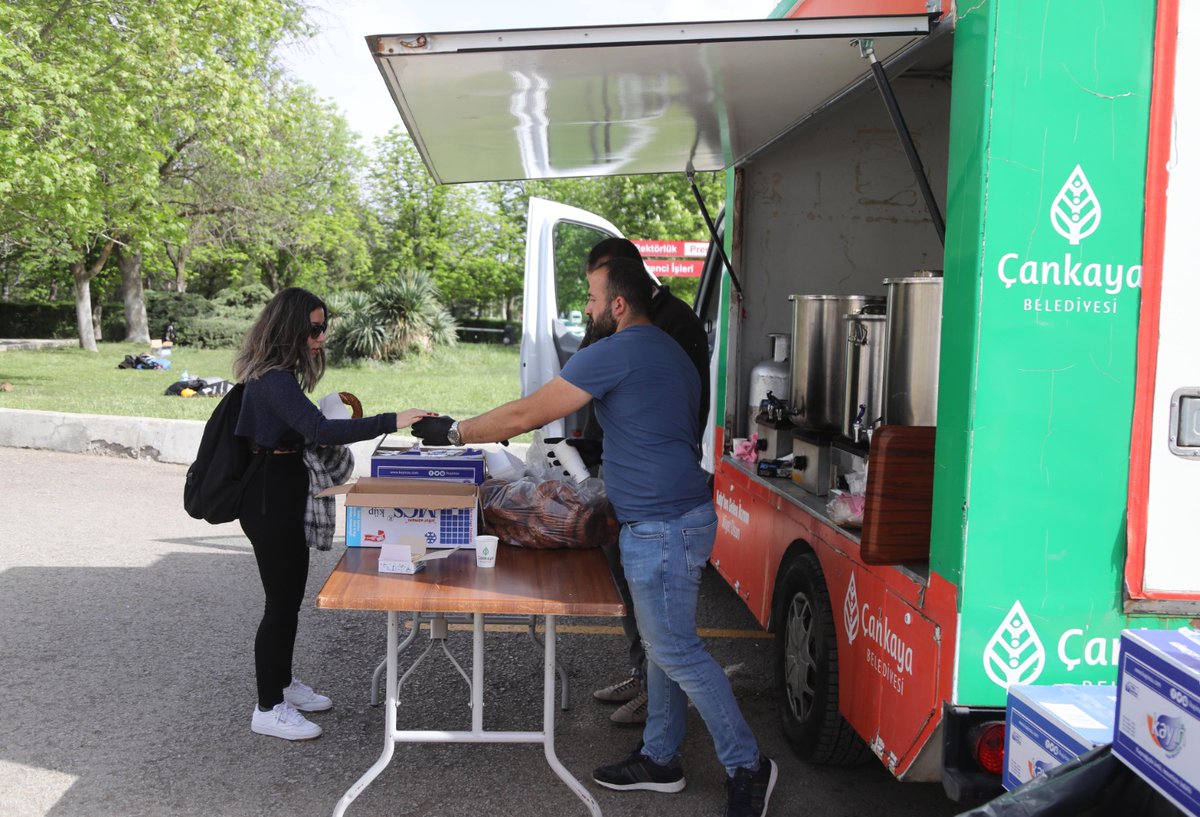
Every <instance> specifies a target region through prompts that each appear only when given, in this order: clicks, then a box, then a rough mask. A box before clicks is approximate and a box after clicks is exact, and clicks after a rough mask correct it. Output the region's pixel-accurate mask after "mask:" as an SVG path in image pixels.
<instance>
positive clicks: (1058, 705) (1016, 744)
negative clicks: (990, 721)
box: [1001, 684, 1117, 791]
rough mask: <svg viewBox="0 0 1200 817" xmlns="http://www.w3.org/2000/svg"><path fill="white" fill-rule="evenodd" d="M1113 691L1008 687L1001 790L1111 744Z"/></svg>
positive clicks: (1071, 686) (1076, 687)
mask: <svg viewBox="0 0 1200 817" xmlns="http://www.w3.org/2000/svg"><path fill="white" fill-rule="evenodd" d="M1116 708H1117V691H1116V687H1111V686H1084V685H1082V684H1055V685H1051V686H1025V685H1015V686H1011V687H1009V688H1008V709H1007V712H1006V715H1005V730H1004V776H1003V778H1002V779H1001V783H1003V785H1004V788H1005V789H1008V790H1009V791H1012V790H1013V789H1015V788H1017V787H1018V786H1021V785H1024V784H1025V783H1028V782H1029V781H1030V780H1032V779H1033V778H1035V777H1037V776H1038V775H1039V774H1041V773H1042V772H1045V771H1046V770H1048V769H1053V768H1054V767H1055V766H1059V765H1061V764H1063V763H1066V762H1067V761H1068V760H1070V759H1072V758H1075V757H1078V756H1079V755H1081V754H1083V753H1084V752H1087V751H1089V750H1091V749H1094V748H1096V747H1097V746H1103V745H1104V744H1106V743H1112V739H1113V723H1114V718H1115V716H1116Z"/></svg>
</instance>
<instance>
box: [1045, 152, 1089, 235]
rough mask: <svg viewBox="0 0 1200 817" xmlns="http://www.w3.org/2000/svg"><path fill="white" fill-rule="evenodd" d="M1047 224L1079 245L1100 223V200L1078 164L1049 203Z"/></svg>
mask: <svg viewBox="0 0 1200 817" xmlns="http://www.w3.org/2000/svg"><path fill="white" fill-rule="evenodd" d="M1050 223H1051V224H1053V225H1054V229H1055V230H1057V231H1058V234H1059V235H1061V236H1062V237H1063V238H1065V239H1067V241H1069V242H1071V245H1072V246H1076V245H1078V244H1079V242H1080V241H1082V240H1083V239H1085V238H1087V237H1088V236H1089V235H1091V234H1092V233H1094V232H1096V228H1097V227H1099V226H1100V200H1099V199H1097V198H1096V192H1095V191H1094V190H1092V186H1091V185H1090V184H1088V180H1087V176H1085V175H1083V168H1082V167H1081V166H1080V165H1075V169H1074V170H1072V171H1071V175H1070V176H1068V177H1067V181H1066V184H1064V185H1063V186H1062V190H1059V191H1058V195H1057V196H1056V197H1055V198H1054V203H1053V204H1052V205H1050Z"/></svg>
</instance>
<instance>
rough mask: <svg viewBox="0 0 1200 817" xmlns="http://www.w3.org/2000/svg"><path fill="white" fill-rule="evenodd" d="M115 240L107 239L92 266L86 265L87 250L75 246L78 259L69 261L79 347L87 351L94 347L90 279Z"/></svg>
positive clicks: (93, 350) (110, 250)
mask: <svg viewBox="0 0 1200 817" xmlns="http://www.w3.org/2000/svg"><path fill="white" fill-rule="evenodd" d="M115 243H116V242H115V241H113V240H112V239H109V240H108V242H107V243H105V245H104V249H102V250H101V251H100V257H99V258H98V259H97V260H96V263H95V264H93V265H92V266H90V267H89V266H88V265H87V250H86V249H84V248H83V247H76V248H75V252H76V253H77V254H78V255H77V257H78V258H79V259H80V260H78V261H72V262H71V277H72V278H73V279H74V280H75V322H76V324H77V325H78V327H79V348H81V349H84V350H85V351H88V352H95V351H97V349H96V328H95V324H93V323H92V279H93V278H95V277H96V275H97V274H99V272H100V270H102V269H104V265H105V264H107V263H108V257H109V256H110V255H111V254H112V251H113V246H114V244H115Z"/></svg>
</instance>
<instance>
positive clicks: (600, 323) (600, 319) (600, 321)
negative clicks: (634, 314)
mask: <svg viewBox="0 0 1200 817" xmlns="http://www.w3.org/2000/svg"><path fill="white" fill-rule="evenodd" d="M616 331H617V322H616V321H615V320H613V316H612V304H609V305H608V306H606V307H604V311H603V312H601V313H600V314H599V315H597V316H596V317H594V318H592V319H591V336H592V337H593V338H594V339H595V340H600V339H601V338H606V337H608V336H609V335H612V334H615V333H616Z"/></svg>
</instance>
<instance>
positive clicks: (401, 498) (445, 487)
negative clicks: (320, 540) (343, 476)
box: [321, 477, 479, 549]
mask: <svg viewBox="0 0 1200 817" xmlns="http://www.w3.org/2000/svg"><path fill="white" fill-rule="evenodd" d="M336 494H345V495H346V545H347V547H382V546H383V545H389V544H391V545H397V544H403V543H404V542H405V541H406V540H404V539H402V538H401V537H404V536H416V537H418V538H420V539H421V540H422V541H423V542H424V543H425V545H426V547H442V548H446V547H450V548H453V547H465V548H472V549H474V547H475V534H476V533H477V528H478V521H477V519H478V517H477V514H476V507H477V505H478V502H479V489H478V488H477V487H475V486H474V485H466V484H463V483H458V482H445V481H442V480H425V479H388V478H376V477H363V478H362V479H360V480H358V481H356V482H352V483H349V484H346V485H335V486H334V487H332V488H328V489H326V490H325V491H322V492H321V496H334V495H336Z"/></svg>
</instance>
